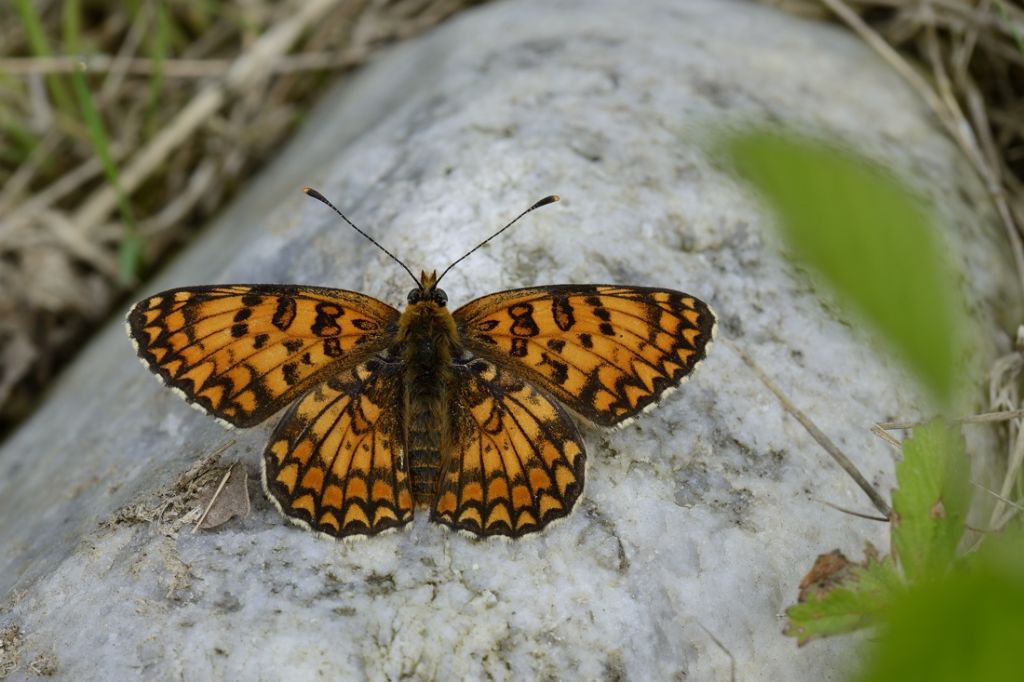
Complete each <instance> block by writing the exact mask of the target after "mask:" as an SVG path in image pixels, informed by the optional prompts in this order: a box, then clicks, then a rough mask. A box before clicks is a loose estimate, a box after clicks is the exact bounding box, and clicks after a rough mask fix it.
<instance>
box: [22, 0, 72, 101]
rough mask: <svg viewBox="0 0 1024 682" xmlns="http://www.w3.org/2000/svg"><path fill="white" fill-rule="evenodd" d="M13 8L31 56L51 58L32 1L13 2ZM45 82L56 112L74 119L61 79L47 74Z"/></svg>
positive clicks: (50, 52) (47, 41)
mask: <svg viewBox="0 0 1024 682" xmlns="http://www.w3.org/2000/svg"><path fill="white" fill-rule="evenodd" d="M14 6H15V9H17V11H18V16H19V17H20V18H21V27H22V29H24V31H25V37H26V39H27V40H28V45H29V48H30V49H31V50H32V54H33V55H34V56H36V57H50V56H53V51H52V50H51V49H50V42H49V40H47V38H46V31H44V30H43V23H42V21H41V20H40V18H39V15H38V14H37V13H36V10H35V7H33V6H32V0H14ZM45 80H46V89H47V90H48V91H49V92H50V97H52V98H53V103H54V105H55V107H56V108H57V110H58V111H60V112H61V113H63V114H64V115H66V116H68V117H70V118H74V116H75V105H74V102H73V100H72V98H71V95H70V94H69V93H68V89H67V87H66V86H65V84H64V81H63V80H62V79H61V77H60V76H59V75H57V74H48V75H47V76H46V77H45Z"/></svg>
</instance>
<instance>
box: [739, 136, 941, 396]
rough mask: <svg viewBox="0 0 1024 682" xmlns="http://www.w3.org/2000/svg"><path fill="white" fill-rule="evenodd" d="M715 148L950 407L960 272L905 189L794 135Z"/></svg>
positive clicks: (789, 238) (802, 252) (801, 253)
mask: <svg viewBox="0 0 1024 682" xmlns="http://www.w3.org/2000/svg"><path fill="white" fill-rule="evenodd" d="M721 148H722V151H723V152H724V154H725V156H726V157H727V158H729V159H731V160H732V162H733V164H734V165H735V166H736V168H737V169H738V171H739V172H740V174H741V175H743V176H744V177H745V178H746V179H748V180H749V181H750V182H751V183H753V184H754V185H755V186H756V187H757V189H758V190H760V192H761V193H762V194H763V196H764V197H765V199H766V200H767V201H768V203H769V204H770V205H771V206H772V208H773V209H775V211H776V212H777V214H778V217H779V227H780V229H781V231H782V234H783V238H784V239H785V241H786V242H787V243H788V245H789V247H790V248H791V249H792V250H793V251H794V253H795V254H796V256H797V257H798V258H800V259H801V260H803V261H804V262H806V263H807V264H808V265H810V266H811V267H812V268H813V269H815V270H817V271H818V272H819V273H820V274H821V275H822V276H823V278H824V280H825V281H826V282H828V283H829V284H830V285H831V286H832V287H833V288H834V289H835V291H836V293H837V294H838V297H839V299H840V301H841V302H844V303H845V304H846V305H847V306H848V307H850V308H852V309H853V310H854V311H856V312H858V313H859V314H860V315H861V316H862V317H863V318H864V319H865V320H867V321H868V322H869V323H871V324H873V325H874V326H875V328H876V329H877V330H878V331H879V332H880V333H881V335H882V336H883V337H884V338H886V339H888V341H889V342H890V344H891V345H892V347H893V348H894V349H895V351H896V352H897V353H898V354H899V355H900V356H901V357H902V359H903V361H904V362H905V363H906V365H907V366H908V367H909V368H910V369H911V370H912V371H913V372H915V373H916V375H917V376H918V378H919V379H920V380H921V381H922V382H923V384H924V385H925V386H926V387H927V388H928V389H929V390H930V391H931V392H932V394H933V395H934V396H935V397H936V398H937V399H938V400H939V401H940V402H942V403H945V404H946V405H948V404H949V403H950V401H951V400H952V397H953V393H954V388H955V387H956V384H957V376H956V370H957V367H958V364H959V363H958V362H957V361H956V358H957V355H958V349H957V340H958V339H959V338H960V334H959V333H960V331H961V330H960V329H958V328H957V327H956V325H955V320H956V319H957V317H956V315H957V312H956V311H958V310H959V309H960V307H958V306H957V305H956V292H955V289H954V287H953V285H952V283H953V282H955V281H956V275H955V273H954V271H953V270H952V269H951V267H950V266H949V265H948V263H947V262H946V260H945V259H944V258H943V256H942V245H941V242H940V239H939V235H938V234H937V230H936V228H935V226H934V225H933V224H932V222H931V221H930V219H929V216H928V213H927V212H926V211H925V209H924V208H923V206H922V205H921V203H920V202H919V201H917V200H916V199H915V197H914V196H913V194H912V193H911V192H910V190H908V189H907V187H905V186H904V184H903V183H901V182H899V181H898V180H897V179H896V178H895V177H893V176H892V175H889V174H887V173H884V172H882V171H881V169H879V168H878V167H877V166H874V165H872V164H871V163H870V162H868V161H867V160H865V159H863V158H861V157H859V156H857V155H855V154H853V153H852V152H849V151H841V150H839V149H837V148H833V147H827V146H825V145H823V144H820V143H815V142H811V141H809V140H806V139H802V138H799V137H796V136H792V135H783V134H772V133H766V132H760V131H755V132H747V133H740V134H736V135H732V136H730V137H728V138H726V139H725V140H724V142H723V144H722V145H721Z"/></svg>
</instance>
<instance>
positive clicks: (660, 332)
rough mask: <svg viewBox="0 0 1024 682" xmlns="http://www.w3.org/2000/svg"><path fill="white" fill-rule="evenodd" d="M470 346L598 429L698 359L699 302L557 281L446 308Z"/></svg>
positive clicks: (704, 319) (704, 338) (652, 397)
mask: <svg viewBox="0 0 1024 682" xmlns="http://www.w3.org/2000/svg"><path fill="white" fill-rule="evenodd" d="M454 317H455V320H456V323H457V324H458V329H459V332H460V334H461V336H462V340H463V342H464V343H465V344H466V346H467V347H468V348H469V349H470V350H471V351H472V352H474V353H478V354H481V355H484V356H485V357H488V358H489V359H492V360H495V361H501V360H502V358H507V360H505V361H506V362H509V363H511V364H513V365H514V366H517V367H519V368H522V370H523V371H524V376H526V377H527V378H529V379H530V380H532V381H535V382H536V383H537V384H538V385H540V386H542V387H543V388H545V389H546V390H548V391H550V392H551V393H552V394H554V396H555V397H557V398H558V399H560V400H561V401H562V402H564V403H565V404H566V405H567V406H568V407H569V408H570V409H572V410H573V411H575V412H576V413H578V414H579V415H581V416H582V417H584V418H586V419H588V420H590V421H592V422H594V423H596V424H599V425H602V426H613V425H615V424H619V423H622V422H624V421H626V420H628V419H630V418H631V417H633V416H635V415H636V414H638V413H640V412H641V411H643V410H644V408H646V407H648V406H650V405H653V404H654V403H656V402H657V401H658V399H659V397H660V396H662V394H664V393H665V392H666V391H668V390H669V389H672V388H674V387H675V386H677V385H679V384H680V383H681V382H682V380H683V379H684V378H685V377H686V376H687V375H688V374H689V373H690V372H691V371H693V369H694V367H696V365H697V364H698V363H699V362H700V361H701V360H703V359H704V357H705V354H706V352H707V349H708V346H709V343H710V341H711V338H712V335H713V332H714V326H715V317H714V314H713V313H712V312H711V309H710V308H709V307H708V306H707V304H705V303H704V302H702V301H700V300H698V299H697V298H694V297H693V296H690V295H689V294H684V293H681V292H678V291H672V290H669V289H651V288H645V287H626V286H605V285H571V284H568V285H559V286H548V287H535V288H529V289H516V290H511V291H504V292H500V293H497V294H491V295H489V296H484V297H482V298H478V299H476V300H474V301H471V302H470V303H467V304H466V305H464V306H462V307H461V308H459V309H458V310H457V311H455V313H454Z"/></svg>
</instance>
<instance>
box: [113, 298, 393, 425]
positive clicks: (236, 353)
mask: <svg viewBox="0 0 1024 682" xmlns="http://www.w3.org/2000/svg"><path fill="white" fill-rule="evenodd" d="M398 317H399V312H398V311H397V310H395V309H394V308H392V307H391V306H389V305H387V304H386V303H383V302H381V301H378V300H377V299H375V298H371V297H369V296H365V295H363V294H359V293H356V292H352V291H342V290H340V289H322V288H315V287H304V286H290V285H272V284H257V285H246V284H237V285H222V286H199V287H189V288H184V289H172V290H170V291H164V292H162V293H159V294H155V295H153V296H150V297H148V298H146V299H144V300H142V301H140V302H139V303H138V304H136V305H135V307H133V308H132V309H131V311H130V312H129V313H128V320H127V324H128V333H129V335H130V336H131V338H132V339H133V341H134V342H135V344H136V348H137V350H138V353H139V357H140V358H141V359H142V361H143V363H144V364H145V365H146V366H148V367H149V368H150V370H152V371H153V372H154V373H155V374H157V375H158V376H159V377H160V378H161V380H163V382H164V383H165V384H167V385H168V386H170V387H171V388H174V389H177V390H178V391H180V392H181V394H182V395H183V396H184V398H185V400H187V401H188V402H189V403H192V404H194V405H196V406H198V407H200V408H202V409H203V410H205V411H206V412H208V413H210V414H212V415H214V416H216V417H219V418H220V419H223V420H224V421H226V422H228V423H229V424H231V425H233V426H243V427H244V426H252V425H254V424H258V423H260V422H262V421H264V420H265V419H267V418H268V417H269V416H270V415H272V414H274V413H275V412H277V411H279V410H280V409H281V408H283V407H284V406H285V405H287V404H288V403H289V402H291V401H292V400H294V399H295V398H297V397H298V396H299V395H301V394H302V393H303V392H304V391H306V390H308V389H309V388H310V387H312V386H313V385H314V384H316V383H318V382H321V381H324V380H325V379H326V378H327V376H329V375H330V374H333V373H337V372H338V371H340V370H342V369H345V368H348V367H352V366H353V365H355V364H357V363H359V362H361V361H363V360H365V359H367V358H368V357H369V356H370V355H372V354H373V353H375V352H377V351H379V350H381V349H382V348H384V347H386V346H387V345H388V342H389V341H390V338H391V336H392V335H393V333H394V329H395V328H396V326H397V322H398Z"/></svg>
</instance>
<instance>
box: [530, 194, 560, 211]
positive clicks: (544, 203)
mask: <svg viewBox="0 0 1024 682" xmlns="http://www.w3.org/2000/svg"><path fill="white" fill-rule="evenodd" d="M561 200H562V197H560V196H558V195H557V194H552V195H550V196H546V197H544V198H543V199H541V200H540V201H538V202H537V203H535V204H534V205H533V206H531V207H530V210H531V211H532V210H533V209H535V208H540V207H541V206H547V205H548V204H553V203H555V202H556V201H561Z"/></svg>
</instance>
